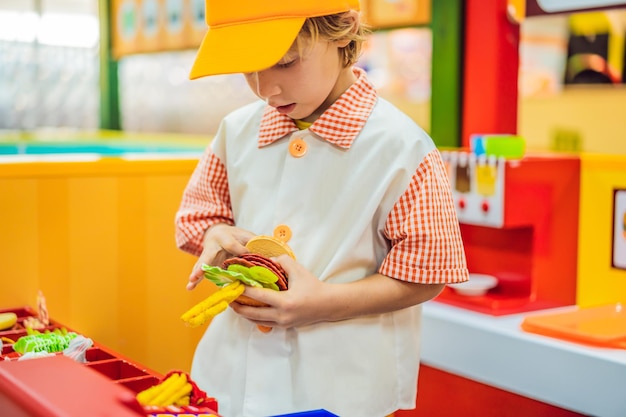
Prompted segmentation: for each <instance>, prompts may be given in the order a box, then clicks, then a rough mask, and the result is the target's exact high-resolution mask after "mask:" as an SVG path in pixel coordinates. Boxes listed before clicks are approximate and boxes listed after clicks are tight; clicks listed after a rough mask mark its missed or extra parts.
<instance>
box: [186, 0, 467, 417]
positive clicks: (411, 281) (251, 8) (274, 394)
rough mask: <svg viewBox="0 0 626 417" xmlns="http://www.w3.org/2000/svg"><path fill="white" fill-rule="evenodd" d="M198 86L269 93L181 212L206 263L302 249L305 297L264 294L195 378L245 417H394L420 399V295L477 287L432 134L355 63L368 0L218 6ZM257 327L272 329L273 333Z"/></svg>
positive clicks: (291, 269)
mask: <svg viewBox="0 0 626 417" xmlns="http://www.w3.org/2000/svg"><path fill="white" fill-rule="evenodd" d="M206 7H207V21H208V24H209V31H208V32H207V35H206V37H205V39H204V41H203V43H202V45H201V47H200V50H199V52H198V55H197V58H196V61H195V63H194V65H193V68H192V71H191V78H198V77H202V76H208V75H214V74H224V73H239V72H241V73H243V74H244V76H245V78H246V80H247V82H248V84H249V86H250V88H251V89H252V90H253V91H254V92H255V93H256V95H257V96H258V97H259V98H260V99H261V100H262V101H259V102H257V103H253V104H250V105H248V106H245V107H243V108H242V109H239V110H237V111H235V112H233V113H231V114H230V115H228V116H227V117H225V118H224V120H223V121H222V123H221V125H220V128H219V130H218V132H217V134H216V136H215V138H214V140H213V142H212V143H211V145H210V147H208V148H207V150H206V152H205V154H204V155H203V157H202V158H201V160H200V162H199V164H198V166H197V168H196V170H195V171H194V173H193V175H192V177H191V179H190V181H189V184H188V185H187V188H186V190H185V192H184V195H183V199H182V203H181V206H180V209H179V211H178V213H177V216H176V225H177V235H176V237H177V244H178V246H179V247H180V248H181V249H183V250H186V251H188V252H190V253H192V254H195V255H197V256H198V257H199V258H198V262H197V263H196V265H195V267H194V268H193V271H192V272H191V275H190V277H189V283H188V285H187V287H188V288H189V289H193V288H194V287H195V286H196V285H197V284H198V283H199V282H200V281H201V280H202V277H203V273H202V270H201V269H200V266H201V264H202V263H206V264H211V265H218V266H219V265H221V264H222V262H223V261H224V259H226V258H227V257H230V256H233V255H239V254H242V253H245V252H246V249H245V247H244V245H245V243H246V242H247V241H248V240H249V239H250V238H251V237H252V236H254V235H256V234H265V235H274V236H276V237H279V238H281V239H283V240H284V241H286V242H287V244H288V245H289V246H290V247H291V249H292V250H293V252H294V253H295V254H296V257H297V262H296V261H294V260H292V259H291V258H289V257H288V256H280V257H278V258H277V261H278V262H279V263H280V264H281V265H282V266H283V267H284V269H285V271H286V272H287V275H288V276H289V289H288V291H283V292H276V291H271V290H263V289H256V288H247V289H246V292H245V295H247V296H250V297H252V298H255V299H257V300H258V301H261V302H263V303H266V304H268V305H269V306H268V307H251V306H247V305H242V304H238V303H232V304H231V307H232V308H230V309H227V311H225V312H224V313H222V314H221V315H219V316H217V317H216V318H215V319H214V320H213V321H212V323H211V325H210V326H209V327H208V329H207V330H206V333H205V335H204V336H203V338H202V340H201V341H200V343H199V345H198V348H197V350H196V353H195V356H194V360H193V364H192V370H191V376H192V378H193V379H194V380H195V381H196V382H197V383H198V384H199V385H200V387H201V388H202V389H204V390H206V391H207V392H208V393H209V394H210V395H212V396H215V397H216V398H217V399H218V402H219V404H220V412H221V413H222V414H223V415H224V416H228V417H240V416H271V415H278V414H285V413H293V412H298V411H305V410H311V409H319V408H323V409H326V410H328V411H330V412H332V413H335V414H337V415H339V416H341V417H351V416H354V417H382V416H385V415H388V414H390V413H392V412H394V411H395V410H398V409H403V408H404V409H410V408H414V406H415V400H416V386H417V372H418V365H419V334H420V315H421V309H420V304H421V303H423V302H425V301H428V300H430V299H432V298H434V297H435V296H437V295H438V294H439V292H440V291H441V290H442V288H443V286H444V285H445V284H446V283H452V282H462V281H465V280H467V277H468V272H467V268H466V264H465V255H464V251H463V246H462V242H461V237H460V233H459V228H458V221H457V218H456V214H455V211H454V206H453V202H452V198H451V193H450V189H449V183H448V179H447V176H446V171H445V168H444V165H443V163H442V161H441V158H440V155H439V152H438V151H437V149H436V147H435V145H434V144H433V142H432V140H431V139H430V138H429V137H428V135H427V134H426V133H425V132H424V131H423V130H422V129H420V128H419V127H418V126H417V125H416V124H415V123H414V122H413V121H412V120H410V119H409V118H408V117H407V116H405V115H404V114H403V113H401V112H400V111H399V110H397V109H396V108H395V107H393V106H392V105H391V104H390V103H388V102H387V101H385V100H383V99H381V98H378V97H377V95H376V91H375V90H374V88H373V87H372V85H371V84H370V83H369V81H368V80H367V76H366V74H365V72H364V71H362V70H360V69H358V68H355V67H354V63H355V62H356V60H357V58H358V54H359V52H360V48H361V44H362V42H363V41H364V39H365V35H366V32H365V29H364V28H363V26H362V25H361V24H360V22H359V13H358V9H359V4H358V0H303V1H297V2H283V1H278V0H276V1H269V2H258V1H255V0H230V1H228V2H223V1H220V0H207V1H206ZM257 324H261V325H265V326H271V327H272V328H273V330H272V331H271V332H269V333H262V332H260V331H259V330H258V329H257V326H256V325H257Z"/></svg>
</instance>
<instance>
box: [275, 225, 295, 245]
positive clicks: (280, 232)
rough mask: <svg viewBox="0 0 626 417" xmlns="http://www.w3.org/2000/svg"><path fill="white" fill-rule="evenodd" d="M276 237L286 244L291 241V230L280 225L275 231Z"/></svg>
mask: <svg viewBox="0 0 626 417" xmlns="http://www.w3.org/2000/svg"><path fill="white" fill-rule="evenodd" d="M274 237H275V238H276V239H279V240H281V241H283V242H285V243H286V242H288V241H289V239H291V229H290V228H289V226H287V225H285V224H279V225H278V226H276V228H275V229H274Z"/></svg>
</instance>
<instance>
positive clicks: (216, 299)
mask: <svg viewBox="0 0 626 417" xmlns="http://www.w3.org/2000/svg"><path fill="white" fill-rule="evenodd" d="M243 291H244V287H243V284H242V283H241V281H235V282H233V283H232V284H228V285H226V286H224V287H222V288H220V289H219V290H217V291H216V292H214V293H213V294H211V295H210V296H209V297H208V298H207V299H206V300H204V301H201V302H200V303H198V304H196V305H195V306H193V307H192V308H190V309H189V310H188V311H187V312H185V313H184V314H183V315H182V316H181V317H180V318H181V319H182V320H183V321H184V322H185V323H186V324H187V325H188V326H190V327H197V326H200V325H202V324H204V323H206V322H207V321H208V320H210V319H211V318H213V317H215V316H217V315H218V314H219V313H221V312H222V311H224V310H226V307H228V304H230V303H231V302H232V301H233V300H235V299H236V298H237V297H239V296H240V295H241V294H242V293H243Z"/></svg>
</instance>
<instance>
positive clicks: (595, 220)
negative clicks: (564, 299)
mask: <svg viewBox="0 0 626 417" xmlns="http://www.w3.org/2000/svg"><path fill="white" fill-rule="evenodd" d="M580 186H581V190H580V191H581V193H580V201H581V202H580V217H579V219H580V220H579V241H578V254H579V255H578V287H577V304H578V305H579V306H581V307H590V306H596V305H604V304H612V303H618V302H621V303H626V270H621V269H615V268H612V267H611V256H612V245H611V243H612V231H613V229H612V228H613V223H612V219H613V191H614V189H616V188H622V189H626V155H622V156H619V155H592V154H582V155H581V182H580Z"/></svg>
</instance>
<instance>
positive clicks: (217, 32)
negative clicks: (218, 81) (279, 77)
mask: <svg viewBox="0 0 626 417" xmlns="http://www.w3.org/2000/svg"><path fill="white" fill-rule="evenodd" d="M205 2H206V11H205V15H206V22H207V25H208V26H209V29H208V31H207V33H206V35H205V36H204V39H203V40H202V43H201V44H200V49H199V50H198V54H197V55H196V60H195V62H194V64H193V66H192V68H191V73H190V75H189V78H190V79H192V80H193V79H196V78H200V77H205V76H208V75H217V74H232V73H241V72H255V71H260V70H263V69H266V68H269V67H271V66H272V65H274V64H276V63H277V62H278V61H280V59H281V58H282V57H283V56H284V55H285V54H286V53H287V51H288V50H289V48H290V47H291V45H292V44H293V42H294V41H295V39H296V37H297V36H298V33H299V32H300V29H301V28H302V25H303V24H304V21H305V19H306V18H308V17H317V16H326V15H331V14H335V13H341V12H345V11H348V10H359V9H360V7H359V0H292V1H286V0H266V1H262V0H205Z"/></svg>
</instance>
